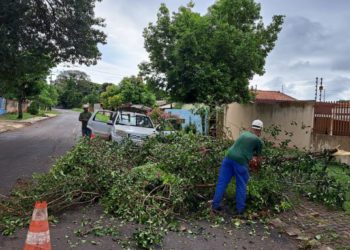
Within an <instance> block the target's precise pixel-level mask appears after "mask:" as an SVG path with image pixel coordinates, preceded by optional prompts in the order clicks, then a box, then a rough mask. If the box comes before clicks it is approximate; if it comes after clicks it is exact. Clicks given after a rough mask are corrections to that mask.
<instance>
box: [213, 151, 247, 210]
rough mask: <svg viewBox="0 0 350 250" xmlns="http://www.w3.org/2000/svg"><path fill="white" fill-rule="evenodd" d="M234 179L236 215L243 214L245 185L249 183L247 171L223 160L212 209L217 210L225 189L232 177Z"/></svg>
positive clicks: (243, 167)
mask: <svg viewBox="0 0 350 250" xmlns="http://www.w3.org/2000/svg"><path fill="white" fill-rule="evenodd" d="M233 176H235V177H236V208H237V212H238V213H243V212H244V208H245V201H246V197H247V184H248V181H249V171H248V168H247V167H246V166H244V165H240V164H238V163H237V162H236V161H234V160H231V159H229V158H227V157H226V158H225V159H224V160H223V161H222V164H221V168H220V172H219V179H218V182H217V184H216V191H215V195H214V198H213V203H212V207H213V208H214V209H217V208H219V206H220V202H221V200H222V198H223V196H224V194H225V191H226V188H227V186H228V184H229V183H230V181H231V179H232V177H233Z"/></svg>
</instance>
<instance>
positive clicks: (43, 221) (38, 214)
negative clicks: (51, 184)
mask: <svg viewBox="0 0 350 250" xmlns="http://www.w3.org/2000/svg"><path fill="white" fill-rule="evenodd" d="M24 250H51V242H50V232H49V222H48V215H47V204H46V201H43V202H42V203H40V202H38V201H37V202H36V203H35V208H34V211H33V216H32V221H31V222H30V225H29V231H28V234H27V239H26V243H25V245H24Z"/></svg>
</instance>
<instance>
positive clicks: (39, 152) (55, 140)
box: [0, 110, 80, 194]
mask: <svg viewBox="0 0 350 250" xmlns="http://www.w3.org/2000/svg"><path fill="white" fill-rule="evenodd" d="M59 111H60V112H61V114H60V115H59V116H57V117H55V118H51V119H48V120H44V121H41V122H38V123H35V124H34V125H32V126H29V127H25V128H22V129H19V130H16V131H12V132H6V133H2V134H0V193H2V194H6V193H8V192H9V190H10V189H11V187H12V186H13V185H14V184H15V183H16V180H17V179H19V178H27V177H30V176H31V175H32V174H33V173H34V172H46V171H48V170H49V168H50V167H51V165H52V163H53V162H54V160H55V158H57V157H58V156H61V155H62V154H64V153H65V152H67V151H68V150H70V149H71V147H72V146H73V145H74V144H75V142H76V140H77V139H78V137H79V135H80V123H79V121H78V116H79V113H77V112H74V111H70V110H59Z"/></svg>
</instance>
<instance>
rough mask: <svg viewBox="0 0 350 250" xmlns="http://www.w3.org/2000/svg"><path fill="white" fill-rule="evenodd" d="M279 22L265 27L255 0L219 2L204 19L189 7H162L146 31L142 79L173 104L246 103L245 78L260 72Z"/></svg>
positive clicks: (275, 37) (274, 39)
mask: <svg viewBox="0 0 350 250" xmlns="http://www.w3.org/2000/svg"><path fill="white" fill-rule="evenodd" d="M282 23H283V17H282V16H273V20H272V23H271V24H269V25H268V26H264V24H263V20H262V17H261V15H260V4H258V3H256V2H255V1H253V0H219V1H216V2H215V3H214V4H213V5H212V6H211V7H210V8H209V9H208V12H207V13H206V14H205V15H200V14H199V13H196V12H194V11H193V4H189V5H188V6H186V7H183V6H182V7H180V8H179V11H178V12H174V13H173V14H172V15H171V14H170V11H169V9H168V8H167V7H166V5H165V4H162V5H161V7H160V9H159V12H158V15H157V21H156V23H151V24H149V26H148V27H147V28H145V30H144V34H143V36H144V38H145V48H146V50H147V52H148V53H149V58H150V62H146V63H142V64H141V65H140V70H141V75H142V76H145V79H146V80H147V82H148V84H149V85H150V86H152V88H153V89H159V90H165V91H166V92H167V93H168V94H169V95H170V97H171V98H172V99H173V100H174V101H181V102H185V103H189V102H191V103H193V102H198V103H206V104H214V105H215V104H216V105H219V104H223V103H231V102H233V101H238V102H247V101H249V100H250V98H251V97H250V93H249V89H248V85H249V80H250V79H251V78H252V77H253V76H254V75H255V74H260V75H261V74H263V73H264V65H265V59H266V57H267V55H268V53H269V52H270V51H271V50H272V49H273V47H274V44H275V41H276V40H277V35H278V33H279V31H280V30H281V27H282Z"/></svg>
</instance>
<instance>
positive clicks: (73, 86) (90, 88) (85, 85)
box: [54, 70, 101, 108]
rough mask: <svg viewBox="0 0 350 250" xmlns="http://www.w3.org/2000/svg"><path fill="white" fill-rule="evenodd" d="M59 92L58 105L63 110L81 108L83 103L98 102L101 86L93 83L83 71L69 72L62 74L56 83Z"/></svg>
mask: <svg viewBox="0 0 350 250" xmlns="http://www.w3.org/2000/svg"><path fill="white" fill-rule="evenodd" d="M54 86H55V87H56V89H57V92H58V95H59V97H58V105H60V106H62V107H63V108H77V107H81V105H82V104H83V103H90V104H94V103H97V102H98V98H99V94H100V88H101V85H99V84H97V83H93V82H91V80H90V77H89V76H88V75H87V74H86V73H85V72H82V71H77V70H73V71H72V70H67V71H63V72H61V73H60V74H59V75H58V76H57V79H56V80H55V81H54Z"/></svg>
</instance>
